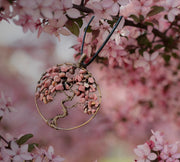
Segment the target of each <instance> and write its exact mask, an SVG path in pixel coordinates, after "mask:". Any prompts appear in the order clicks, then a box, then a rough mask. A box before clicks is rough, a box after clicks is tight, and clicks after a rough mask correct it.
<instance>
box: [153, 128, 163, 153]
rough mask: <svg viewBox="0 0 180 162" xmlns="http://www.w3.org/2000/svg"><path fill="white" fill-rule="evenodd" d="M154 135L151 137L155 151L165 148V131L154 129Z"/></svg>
mask: <svg viewBox="0 0 180 162" xmlns="http://www.w3.org/2000/svg"><path fill="white" fill-rule="evenodd" d="M152 134H153V135H152V136H151V138H150V140H151V141H153V143H154V147H153V148H152V149H153V150H154V151H160V150H162V149H163V147H164V144H165V141H164V136H163V133H161V132H159V131H156V132H154V131H153V130H152Z"/></svg>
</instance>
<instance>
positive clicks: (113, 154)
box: [0, 21, 146, 162]
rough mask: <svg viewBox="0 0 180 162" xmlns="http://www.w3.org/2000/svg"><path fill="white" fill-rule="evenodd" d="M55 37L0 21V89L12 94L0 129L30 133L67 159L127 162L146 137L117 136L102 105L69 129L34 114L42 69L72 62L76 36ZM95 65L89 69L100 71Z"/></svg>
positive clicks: (14, 133) (16, 133)
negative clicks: (56, 127) (88, 120)
mask: <svg viewBox="0 0 180 162" xmlns="http://www.w3.org/2000/svg"><path fill="white" fill-rule="evenodd" d="M60 38H61V41H58V40H57V38H55V37H54V36H50V35H48V34H44V33H43V34H42V35H41V36H40V38H37V33H31V32H27V33H23V31H22V28H21V27H19V26H16V25H14V24H13V22H10V23H7V22H5V21H1V22H0V90H1V91H3V92H4V93H5V95H7V96H9V97H11V98H12V102H13V107H14V112H12V113H11V114H10V115H8V116H7V117H6V118H5V119H4V120H3V121H2V125H1V130H0V133H1V134H3V135H4V136H5V137H7V138H9V137H10V136H15V137H18V136H20V135H21V134H25V133H32V134H34V138H33V139H32V140H33V142H36V143H40V146H41V147H43V148H47V147H48V146H49V145H52V146H53V147H54V148H55V153H56V154H59V155H60V156H62V157H63V158H65V159H66V160H65V161H67V162H76V161H79V162H81V161H82V162H84V161H86V162H89V161H92V162H93V161H95V160H97V161H98V162H132V161H133V159H134V158H135V156H134V153H133V148H134V147H135V144H137V143H138V144H141V143H140V141H142V143H143V142H145V140H146V139H143V138H140V140H137V141H136V142H133V144H132V141H133V140H132V139H133V135H132V137H131V139H130V140H129V139H127V138H126V137H125V136H124V137H123V136H121V135H120V136H118V135H117V134H115V133H114V132H113V131H112V130H111V129H110V128H111V127H113V125H111V124H110V123H109V121H108V118H106V117H105V116H104V115H103V113H102V111H101V110H100V113H99V114H98V115H97V116H96V118H95V119H93V121H91V123H89V124H88V125H86V126H84V127H82V128H79V129H77V130H73V131H68V132H64V131H56V130H53V129H52V128H49V127H48V126H47V125H46V124H45V123H44V122H43V121H42V119H41V118H40V116H39V114H38V113H37V111H36V107H35V103H34V92H35V87H36V84H37V81H38V80H39V78H40V76H41V74H42V73H43V72H44V71H45V70H46V69H47V68H49V67H51V66H53V65H55V64H60V63H65V62H71V63H72V62H75V61H74V56H73V54H74V50H73V49H72V48H71V47H72V46H73V45H74V44H76V37H75V36H68V37H67V36H66V37H65V36H61V37H60ZM94 67H95V68H92V67H91V68H90V69H89V70H90V71H93V72H94V74H95V76H96V75H99V72H100V71H99V70H98V69H99V68H98V67H96V65H94ZM102 109H103V107H102ZM130 136H131V135H130ZM143 140H144V141H143Z"/></svg>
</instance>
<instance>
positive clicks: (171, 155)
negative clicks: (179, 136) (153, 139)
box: [160, 142, 180, 162]
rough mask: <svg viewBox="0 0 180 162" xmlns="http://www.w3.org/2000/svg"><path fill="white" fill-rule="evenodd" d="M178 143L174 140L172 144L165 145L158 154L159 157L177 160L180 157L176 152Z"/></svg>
mask: <svg viewBox="0 0 180 162" xmlns="http://www.w3.org/2000/svg"><path fill="white" fill-rule="evenodd" d="M178 144H179V143H177V142H176V143H175V144H172V145H165V146H164V148H163V150H162V152H161V154H160V157H161V159H163V160H166V161H167V162H171V161H176V160H177V161H178V159H179V158H180V153H177V150H178Z"/></svg>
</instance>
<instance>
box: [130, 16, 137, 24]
mask: <svg viewBox="0 0 180 162" xmlns="http://www.w3.org/2000/svg"><path fill="white" fill-rule="evenodd" d="M129 17H130V18H132V19H133V20H134V21H135V22H137V23H139V22H140V20H139V18H138V17H137V16H136V15H130V16H129Z"/></svg>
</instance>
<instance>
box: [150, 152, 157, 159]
mask: <svg viewBox="0 0 180 162" xmlns="http://www.w3.org/2000/svg"><path fill="white" fill-rule="evenodd" d="M156 158H157V155H156V154H155V153H150V154H149V155H148V159H149V160H155V159H156Z"/></svg>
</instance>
